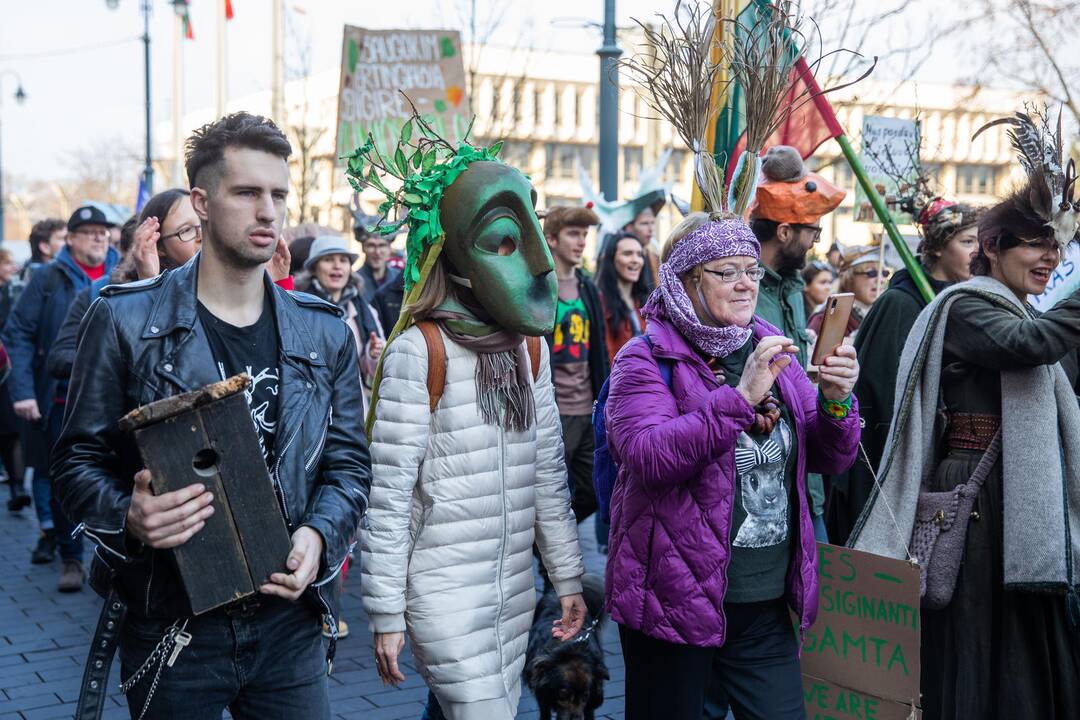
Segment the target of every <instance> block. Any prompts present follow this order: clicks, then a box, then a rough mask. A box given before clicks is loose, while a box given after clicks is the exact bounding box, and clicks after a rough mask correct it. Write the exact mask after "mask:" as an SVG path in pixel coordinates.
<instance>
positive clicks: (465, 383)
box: [362, 146, 586, 720]
mask: <svg viewBox="0 0 1080 720" xmlns="http://www.w3.org/2000/svg"><path fill="white" fill-rule="evenodd" d="M414 167H415V166H414ZM404 184H405V187H406V188H408V189H409V190H408V196H407V197H405V195H404V194H399V195H397V196H395V197H405V202H406V203H409V212H410V214H409V229H410V240H409V242H408V243H407V244H408V249H409V263H408V265H407V267H406V270H405V278H406V283H407V290H406V293H407V294H406V305H405V308H404V311H403V313H402V315H403V318H402V320H400V321H399V323H398V328H397V330H396V337H393V338H392V339H391V340H390V342H389V344H388V345H387V347H386V350H385V351H384V354H383V364H382V369H381V376H380V378H379V379H378V380H377V383H378V387H377V392H376V395H375V398H374V400H373V403H374V425H373V429H372V460H373V463H372V464H373V476H374V479H373V483H372V490H371V505H370V509H369V511H368V528H367V530H366V531H365V532H364V533H363V538H362V540H363V563H362V567H363V571H362V572H363V583H362V588H363V600H364V607H365V610H366V611H367V613H368V615H369V617H370V618H371V626H372V629H373V631H374V633H375V655H376V665H377V668H378V671H379V675H380V677H381V678H382V679H383V681H384V682H386V683H389V684H391V685H397V684H398V683H400V682H401V681H402V680H404V675H403V674H402V672H401V669H400V667H399V665H398V656H399V654H400V652H401V650H402V648H403V647H404V642H405V640H404V634H405V632H406V631H408V633H409V636H410V638H411V642H412V647H413V655H414V657H415V658H416V661H417V668H418V670H419V671H420V673H421V674H422V675H423V677H424V680H425V681H426V682H427V684H428V687H429V688H430V689H431V691H432V692H433V693H434V696H435V698H436V699H437V701H438V705H439V708H440V709H441V710H442V713H443V715H445V717H447V718H449V720H511V719H512V718H513V717H514V716H515V715H516V712H517V704H518V700H519V698H520V696H521V674H522V668H523V665H524V662H525V648H526V644H527V640H528V635H529V630H530V627H531V620H532V611H533V607H534V606H535V602H536V599H535V590H534V585H533V569H532V567H533V566H532V558H533V556H532V552H531V548H532V545H533V542H534V541H535V542H536V543H537V545H538V546H539V548H540V552H541V555H542V557H543V560H544V564H545V566H546V567H547V568H548V570H549V574H550V577H551V580H552V583H553V585H554V587H555V591H556V592H557V593H558V595H559V597H560V602H561V605H562V609H563V613H562V618H561V619H560V620H558V621H556V623H555V626H554V627H553V629H552V634H553V635H554V636H555V637H556V638H559V639H562V640H568V639H570V638H571V637H573V636H574V635H576V634H577V632H578V631H579V630H580V629H581V627H582V625H583V623H584V620H585V613H586V609H585V604H584V601H583V599H582V595H581V587H582V585H581V577H582V575H583V573H584V566H583V564H582V559H581V550H580V548H579V546H578V536H577V528H576V523H575V521H574V515H573V513H572V512H571V509H570V496H569V490H568V486H567V481H566V467H565V464H564V460H563V445H562V435H561V432H562V431H561V425H560V422H559V411H558V408H557V407H556V405H555V394H554V389H553V386H552V382H551V371H550V360H549V357H548V351H547V347H546V343H543V342H538V341H537V338H538V337H539V336H542V335H544V334H547V333H549V332H551V329H552V327H553V325H554V319H555V305H556V297H557V283H556V278H555V274H554V265H553V262H552V259H551V255H550V253H549V251H548V249H547V246H546V244H545V242H544V236H543V232H542V231H541V228H540V225H539V222H538V221H537V217H536V212H535V209H534V204H535V200H536V195H535V192H534V190H533V188H532V185H531V184H530V183H529V181H528V179H527V178H526V177H525V176H524V175H522V174H521V173H520V172H518V171H517V170H515V169H513V168H511V167H509V166H507V165H505V164H503V163H501V162H498V161H497V160H495V159H494V153H493V152H489V151H477V150H476V149H475V148H469V147H468V146H462V147H460V148H459V149H458V150H457V153H456V154H455V155H454V156H453V157H451V158H450V159H449V160H447V161H445V162H444V163H442V164H439V165H437V166H435V167H433V168H431V169H430V171H425V170H423V169H420V172H416V173H411V174H409V175H408V177H407V179H405V182H404ZM425 192H427V193H429V195H427V196H425V195H424V194H423V193H425ZM431 213H437V217H435V219H436V220H437V223H435V224H434V225H431V224H429V223H431V222H432V218H433V216H432V214H431ZM420 233H425V234H424V235H423V236H422V237H423V238H426V239H425V240H424V242H423V243H419V242H413V241H414V240H415V239H416V237H417V236H420ZM421 252H423V255H422V256H421ZM433 253H434V255H433ZM433 257H434V259H432V258H433ZM414 321H415V322H416V323H417V324H415V325H410V323H412V322H414Z"/></svg>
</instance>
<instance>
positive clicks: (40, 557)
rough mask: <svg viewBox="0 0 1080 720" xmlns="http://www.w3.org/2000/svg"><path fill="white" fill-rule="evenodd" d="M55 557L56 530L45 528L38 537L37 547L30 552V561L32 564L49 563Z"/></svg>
mask: <svg viewBox="0 0 1080 720" xmlns="http://www.w3.org/2000/svg"><path fill="white" fill-rule="evenodd" d="M55 557H56V531H55V530H52V529H50V530H45V531H43V532H42V533H41V537H40V538H38V543H37V547H35V548H34V551H33V552H32V553H30V562H31V563H33V564H34V565H45V564H46V563H51V562H52V561H53V559H54V558H55Z"/></svg>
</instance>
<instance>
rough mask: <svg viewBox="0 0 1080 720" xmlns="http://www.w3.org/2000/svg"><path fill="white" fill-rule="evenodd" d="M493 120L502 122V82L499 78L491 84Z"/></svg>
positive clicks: (494, 122)
mask: <svg viewBox="0 0 1080 720" xmlns="http://www.w3.org/2000/svg"><path fill="white" fill-rule="evenodd" d="M491 122H492V123H493V124H498V123H500V122H502V83H501V82H499V81H498V80H496V81H495V82H494V83H493V84H492V86H491Z"/></svg>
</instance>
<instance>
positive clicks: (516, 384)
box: [431, 296, 536, 432]
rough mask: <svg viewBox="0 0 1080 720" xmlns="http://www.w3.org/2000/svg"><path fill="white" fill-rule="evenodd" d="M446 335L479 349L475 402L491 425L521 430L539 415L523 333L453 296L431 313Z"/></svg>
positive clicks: (477, 354)
mask: <svg viewBox="0 0 1080 720" xmlns="http://www.w3.org/2000/svg"><path fill="white" fill-rule="evenodd" d="M431 318H432V319H433V320H438V321H439V324H440V325H441V326H442V328H443V330H444V331H445V332H446V334H447V336H448V337H449V338H450V339H451V340H453V341H454V342H455V343H457V344H458V345H461V346H463V347H466V348H468V349H469V350H472V351H473V352H475V353H476V403H477V406H478V407H479V410H480V416H481V417H482V418H483V419H484V422H485V423H486V424H488V425H502V427H503V428H505V429H507V430H511V431H515V432H522V431H525V430H528V429H529V428H530V427H532V424H533V421H534V420H535V419H536V405H535V400H534V398H533V391H532V383H531V381H530V376H531V374H532V372H531V369H530V363H529V358H528V353H526V351H525V338H524V336H522V335H520V334H518V333H513V332H510V331H509V330H505V329H503V328H501V327H499V326H497V325H493V324H491V323H490V322H485V321H483V320H481V319H480V318H478V317H477V314H476V313H475V312H474V311H472V310H470V309H469V308H467V307H465V306H464V305H463V304H461V302H460V301H459V300H457V299H456V298H454V297H452V296H451V297H449V298H447V299H446V300H445V301H444V302H443V303H442V304H441V305H440V306H439V307H438V308H437V309H436V310H435V312H433V313H432V314H431Z"/></svg>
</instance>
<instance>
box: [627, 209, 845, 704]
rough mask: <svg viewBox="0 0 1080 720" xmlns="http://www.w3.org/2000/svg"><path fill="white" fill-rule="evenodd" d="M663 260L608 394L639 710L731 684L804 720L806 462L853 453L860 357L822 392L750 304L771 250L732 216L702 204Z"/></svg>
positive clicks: (828, 462) (810, 561)
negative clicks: (765, 251)
mask: <svg viewBox="0 0 1080 720" xmlns="http://www.w3.org/2000/svg"><path fill="white" fill-rule="evenodd" d="M663 259H664V261H663V263H662V264H661V266H660V286H659V287H658V289H657V291H656V292H655V293H654V294H653V295H652V296H651V298H650V300H649V302H648V304H647V305H646V306H645V308H644V309H643V315H644V316H645V318H646V320H647V322H648V327H647V329H646V338H647V339H644V340H638V339H635V340H633V341H631V342H630V343H628V344H627V345H626V346H625V347H624V348H623V350H622V352H621V353H620V355H619V359H618V361H617V362H616V363H615V367H614V369H613V373H612V377H611V384H610V389H609V396H608V401H607V415H606V417H607V429H608V433H609V434H608V442H609V448H610V449H611V452H612V457H613V458H615V459H616V460H617V462H618V463H619V466H620V467H619V475H618V479H617V481H616V484H615V490H614V494H613V497H612V528H611V545H610V559H609V563H608V572H607V586H608V589H607V592H608V605H609V608H610V610H611V614H612V617H613V618H614V619H615V621H616V622H617V623H619V627H620V637H621V639H622V646H623V655H624V657H625V659H626V680H627V682H626V717H627V718H628V719H630V720H635V719H637V718H656V717H667V718H672V719H682V718H686V719H687V720H689V719H690V718H694V719H695V720H697V718H700V717H701V713H702V706H703V703H704V694H705V688H706V685H707V684H709V683H719V684H721V685H722V686H723V690H724V693H725V694H726V696H727V698H728V699H729V701H730V702H731V705H732V707H733V709H734V710H735V713H736V717H766V718H770V719H783V718H802V717H803V699H802V690H801V687H802V686H801V680H800V672H799V660H798V646H799V642H798V639H797V636H796V633H795V632H794V630H793V628H792V625H791V618H790V615H789V609H793V610H794V611H795V613H796V614H797V615H798V617H799V625H800V627H801V628H802V629H805V628H806V627H808V626H809V624H810V623H812V622H813V620H814V617H815V615H816V612H817V602H818V600H817V598H818V591H817V553H816V546H815V540H814V528H813V522H812V518H811V514H810V504H809V497H808V492H807V487H806V473H807V471H808V470H812V471H816V472H824V473H835V472H843V471H844V470H846V469H847V468H848V466H849V465H850V464H851V463H852V462H853V461H854V459H855V452H856V446H857V444H858V438H859V419H858V412H857V408H856V406H855V402H854V398H853V397H852V395H851V389H852V387H853V386H854V384H855V380H856V378H857V377H858V372H859V370H858V362H857V360H856V357H855V351H854V349H853V348H851V347H849V346H841V347H838V348H836V350H835V351H834V352H833V353H832V354H830V355H829V356H828V357H827V358H826V359H825V361H824V362H823V363H822V365H821V369H820V391H819V390H817V389H815V388H814V386H813V385H812V384H811V383H810V380H809V379H808V378H807V376H806V373H805V372H804V371H803V369H802V367H800V365H799V364H798V362H796V361H795V360H794V358H793V355H794V353H795V352H796V348H795V346H794V345H793V343H792V340H791V339H790V338H785V337H782V336H780V333H779V331H778V330H777V329H776V328H775V327H773V326H772V325H770V324H768V323H767V322H765V321H764V320H762V319H761V318H759V317H755V315H754V309H755V305H756V302H757V295H758V283H759V282H760V280H761V277H762V275H763V274H764V269H763V267H762V266H761V264H760V245H759V243H758V240H757V238H756V237H755V236H754V233H753V232H752V231H751V230H750V228H749V227H747V226H746V224H745V223H743V222H742V221H741V220H739V219H738V218H736V217H731V216H726V217H725V216H721V215H715V216H714V217H710V216H709V215H707V214H706V213H693V214H691V215H689V216H688V217H687V218H686V219H685V220H683V222H682V223H680V225H679V226H678V227H676V228H675V230H674V231H673V233H672V235H671V237H670V238H669V240H668V243H667V245H666V247H665V248H664V252H663ZM665 368H666V369H665ZM714 667H715V668H716V671H715V672H714V670H713V668H714Z"/></svg>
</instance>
